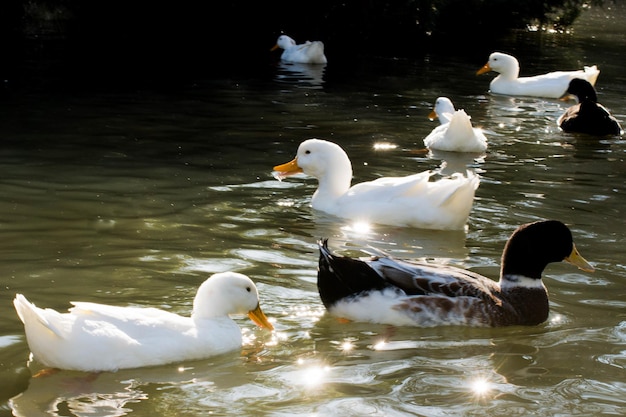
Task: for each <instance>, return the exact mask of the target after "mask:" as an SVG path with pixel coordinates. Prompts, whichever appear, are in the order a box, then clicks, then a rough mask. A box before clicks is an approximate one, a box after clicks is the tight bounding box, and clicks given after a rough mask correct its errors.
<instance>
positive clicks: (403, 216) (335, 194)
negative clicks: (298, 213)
mask: <svg viewBox="0 0 626 417" xmlns="http://www.w3.org/2000/svg"><path fill="white" fill-rule="evenodd" d="M274 170H275V171H278V178H279V179H282V178H284V177H286V176H289V175H292V174H296V173H299V172H304V173H305V174H307V175H310V176H313V177H315V178H317V180H318V182H319V186H318V188H317V190H316V191H315V193H314V194H313V198H312V200H311V205H312V206H313V208H314V209H316V210H321V211H324V212H327V213H330V214H333V215H335V216H338V217H342V218H348V219H352V220H355V221H365V222H372V223H380V224H390V225H396V226H413V227H420V228H427V229H450V230H460V229H463V228H464V227H465V224H466V223H467V219H468V216H469V213H470V210H471V208H472V204H473V201H474V193H475V191H476V188H477V187H478V184H479V179H478V176H477V175H475V174H472V173H468V177H464V176H463V175H462V174H459V173H456V174H454V175H452V176H451V177H448V178H442V179H439V180H438V181H430V179H431V177H432V175H433V173H432V172H431V171H424V172H420V173H417V174H413V175H409V176H406V177H384V178H378V179H376V180H374V181H369V182H363V183H359V184H356V185H354V186H352V187H350V183H351V181H352V164H351V162H350V159H349V158H348V155H347V154H346V152H345V151H344V150H343V149H342V148H341V147H340V146H339V145H337V144H335V143H332V142H328V141H325V140H320V139H309V140H306V141H304V142H302V143H301V144H300V146H299V147H298V152H297V155H296V158H295V159H294V160H292V161H291V162H288V163H286V164H282V165H278V166H275V167H274Z"/></svg>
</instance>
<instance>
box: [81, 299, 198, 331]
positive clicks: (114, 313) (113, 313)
mask: <svg viewBox="0 0 626 417" xmlns="http://www.w3.org/2000/svg"><path fill="white" fill-rule="evenodd" d="M71 304H72V305H73V306H74V307H72V308H71V309H70V313H71V314H73V315H75V316H77V317H80V318H82V319H85V320H93V321H102V322H107V323H110V324H113V325H117V326H119V327H120V328H121V329H124V328H128V327H129V326H133V327H150V326H158V327H159V328H160V329H162V330H166V329H171V330H175V331H180V329H181V328H182V329H184V328H187V327H189V318H186V317H182V316H179V315H178V314H174V313H170V312H168V311H164V310H160V309H157V308H152V307H119V306H111V305H104V304H98V303H89V302H82V301H81V302H78V301H72V302H71Z"/></svg>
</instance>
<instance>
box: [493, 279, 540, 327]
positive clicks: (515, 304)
mask: <svg viewBox="0 0 626 417" xmlns="http://www.w3.org/2000/svg"><path fill="white" fill-rule="evenodd" d="M500 288H501V290H502V292H501V296H502V298H503V299H504V300H506V302H507V303H508V305H509V306H511V307H512V310H511V312H510V314H512V315H513V317H515V320H516V323H517V324H521V325H529V326H534V325H537V324H541V323H543V322H544V321H546V320H547V319H548V314H549V313H550V304H549V301H548V292H547V291H546V287H545V286H544V285H543V282H542V281H541V279H535V278H529V277H525V276H522V275H503V276H501V277H500Z"/></svg>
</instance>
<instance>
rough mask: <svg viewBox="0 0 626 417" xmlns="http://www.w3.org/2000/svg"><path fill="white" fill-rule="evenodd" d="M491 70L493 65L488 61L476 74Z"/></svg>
mask: <svg viewBox="0 0 626 417" xmlns="http://www.w3.org/2000/svg"><path fill="white" fill-rule="evenodd" d="M489 71H491V67H490V66H489V62H487V63H486V64H485V65H484V66H483V67H482V68H481V69H479V70H478V71H476V75H480V74H484V73H486V72H489Z"/></svg>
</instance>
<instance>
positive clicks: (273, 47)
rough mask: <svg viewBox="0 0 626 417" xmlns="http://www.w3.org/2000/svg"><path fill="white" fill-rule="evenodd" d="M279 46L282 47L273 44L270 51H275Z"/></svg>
mask: <svg viewBox="0 0 626 417" xmlns="http://www.w3.org/2000/svg"><path fill="white" fill-rule="evenodd" d="M278 48H280V47H279V46H278V44H276V45H274V46H272V49H270V52H272V51H275V50H277V49H278Z"/></svg>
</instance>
